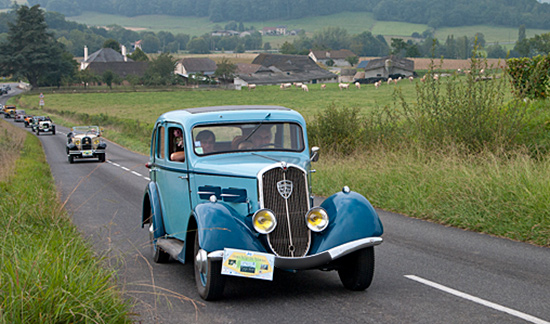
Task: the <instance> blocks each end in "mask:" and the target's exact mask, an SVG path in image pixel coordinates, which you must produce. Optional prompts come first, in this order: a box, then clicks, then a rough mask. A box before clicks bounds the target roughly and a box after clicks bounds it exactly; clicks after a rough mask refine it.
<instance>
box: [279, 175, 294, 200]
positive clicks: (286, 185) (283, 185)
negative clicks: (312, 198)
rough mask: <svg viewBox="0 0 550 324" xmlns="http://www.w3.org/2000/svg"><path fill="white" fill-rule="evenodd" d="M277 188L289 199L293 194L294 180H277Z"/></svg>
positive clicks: (282, 195)
mask: <svg viewBox="0 0 550 324" xmlns="http://www.w3.org/2000/svg"><path fill="white" fill-rule="evenodd" d="M277 190H278V191H279V194H280V195H281V197H283V198H284V199H288V197H290V195H292V181H289V180H281V181H279V182H277Z"/></svg>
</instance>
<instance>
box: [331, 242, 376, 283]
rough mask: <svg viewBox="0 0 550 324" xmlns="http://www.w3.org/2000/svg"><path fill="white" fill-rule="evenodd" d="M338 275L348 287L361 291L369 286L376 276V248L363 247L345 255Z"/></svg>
mask: <svg viewBox="0 0 550 324" xmlns="http://www.w3.org/2000/svg"><path fill="white" fill-rule="evenodd" d="M338 276H340V281H342V284H343V285H344V287H346V289H349V290H354V291H361V290H365V289H367V288H369V286H370V284H371V283H372V278H373V276H374V248H373V247H368V248H365V249H361V250H359V251H355V252H353V253H351V254H349V255H346V256H345V257H343V258H342V267H341V268H340V269H338Z"/></svg>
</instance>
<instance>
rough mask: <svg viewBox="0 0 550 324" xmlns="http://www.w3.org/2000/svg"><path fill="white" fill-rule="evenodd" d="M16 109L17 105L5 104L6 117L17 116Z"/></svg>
mask: <svg viewBox="0 0 550 324" xmlns="http://www.w3.org/2000/svg"><path fill="white" fill-rule="evenodd" d="M15 110H17V107H16V106H15V105H6V106H4V118H15Z"/></svg>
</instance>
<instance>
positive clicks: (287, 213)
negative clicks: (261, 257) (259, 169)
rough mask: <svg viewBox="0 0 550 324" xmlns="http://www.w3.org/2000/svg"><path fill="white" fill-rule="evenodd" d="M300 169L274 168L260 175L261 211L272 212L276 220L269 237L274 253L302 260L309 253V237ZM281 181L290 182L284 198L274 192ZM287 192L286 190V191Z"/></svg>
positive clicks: (306, 201)
mask: <svg viewBox="0 0 550 324" xmlns="http://www.w3.org/2000/svg"><path fill="white" fill-rule="evenodd" d="M306 179H307V178H306V174H305V172H304V171H303V170H301V169H299V168H297V167H292V166H289V167H287V168H286V170H284V169H283V167H281V166H276V167H274V168H272V169H269V170H267V171H265V172H264V173H263V174H262V175H261V181H262V183H261V185H262V188H261V190H262V198H263V200H262V201H263V206H262V207H263V208H268V209H271V210H272V211H273V212H274V213H275V216H276V218H277V227H276V228H275V230H274V231H273V232H271V233H270V234H269V235H268V237H267V238H268V241H269V245H270V246H271V249H272V250H273V252H274V253H275V254H277V255H279V256H284V257H302V256H305V255H306V254H307V252H308V250H309V246H310V241H311V235H310V231H309V229H308V227H307V224H306V220H305V215H306V213H307V211H308V209H309V194H308V187H307V181H306ZM281 181H290V182H292V192H291V194H290V196H288V198H287V199H285V198H284V197H283V195H282V194H281V193H280V192H279V189H277V183H279V182H281ZM287 189H288V188H287Z"/></svg>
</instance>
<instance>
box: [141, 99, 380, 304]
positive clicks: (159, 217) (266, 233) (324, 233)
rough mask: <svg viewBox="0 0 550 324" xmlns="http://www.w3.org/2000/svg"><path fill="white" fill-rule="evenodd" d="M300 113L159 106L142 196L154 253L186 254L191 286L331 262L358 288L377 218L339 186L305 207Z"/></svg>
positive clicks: (215, 292) (220, 285)
mask: <svg viewBox="0 0 550 324" xmlns="http://www.w3.org/2000/svg"><path fill="white" fill-rule="evenodd" d="M318 150H319V149H318V148H317V147H313V148H311V149H310V148H309V145H308V139H307V135H306V123H305V121H304V118H303V117H302V116H301V115H300V114H299V113H297V112H296V111H293V110H291V109H289V108H285V107H279V106H220V107H201V108H190V109H185V110H177V111H172V112H168V113H165V114H163V115H161V116H160V117H159V118H158V120H157V121H156V123H155V127H154V131H153V134H152V140H151V153H150V161H149V162H148V163H147V164H146V166H147V167H148V168H149V173H150V179H151V181H150V182H149V184H148V185H147V188H146V190H145V195H144V199H143V213H142V220H141V222H142V227H146V228H148V230H149V233H150V236H151V243H152V248H153V255H154V261H156V262H159V263H161V262H167V261H169V260H170V258H173V259H175V260H178V261H180V262H182V263H193V264H194V269H195V281H196V285H197V289H198V292H199V295H200V296H201V297H202V298H203V299H205V300H214V299H218V298H220V297H222V295H223V289H224V284H225V280H226V278H228V276H231V275H233V276H241V277H247V278H257V279H264V280H272V279H273V273H274V269H275V268H278V269H283V270H290V271H296V270H309V269H321V270H337V271H338V274H339V276H340V279H341V281H342V283H343V285H344V287H346V288H348V289H350V290H364V289H366V288H368V287H369V286H370V284H371V282H372V278H373V274H374V246H376V245H378V244H380V243H382V238H381V237H380V236H381V235H382V233H383V227H382V223H381V222H380V219H379V218H378V215H377V213H376V211H375V210H374V208H373V207H372V205H371V204H370V203H369V201H368V200H367V199H366V198H365V197H363V196H361V195H360V194H358V193H355V192H353V191H351V190H350V189H349V188H347V187H344V188H343V189H342V190H341V191H339V192H337V193H335V194H334V195H332V196H330V197H328V198H327V199H325V200H324V201H323V203H322V204H321V205H320V206H314V199H313V193H312V189H311V177H312V173H313V172H314V170H312V169H311V162H314V161H316V160H317V158H318Z"/></svg>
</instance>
